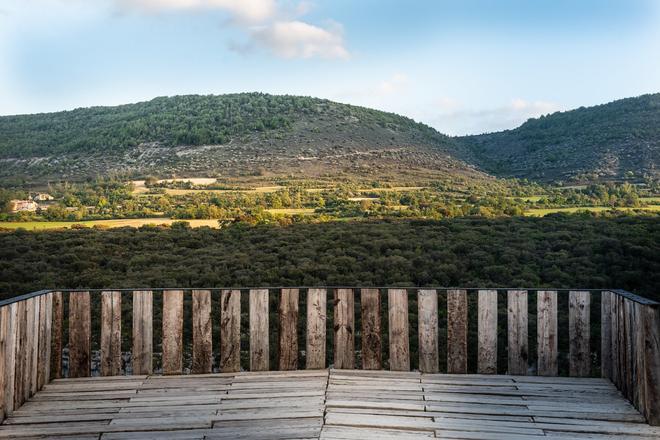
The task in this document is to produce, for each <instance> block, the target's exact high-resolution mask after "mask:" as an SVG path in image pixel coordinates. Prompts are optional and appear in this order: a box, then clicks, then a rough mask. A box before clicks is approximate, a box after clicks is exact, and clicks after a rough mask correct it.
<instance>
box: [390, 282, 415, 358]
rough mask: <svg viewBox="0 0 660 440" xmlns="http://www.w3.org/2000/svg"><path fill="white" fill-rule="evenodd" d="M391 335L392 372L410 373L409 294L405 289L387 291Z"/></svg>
mask: <svg viewBox="0 0 660 440" xmlns="http://www.w3.org/2000/svg"><path fill="white" fill-rule="evenodd" d="M387 304H388V309H389V335H390V370H392V371H410V343H409V330H408V327H409V326H408V292H407V291H406V290H405V289H389V290H388V291H387Z"/></svg>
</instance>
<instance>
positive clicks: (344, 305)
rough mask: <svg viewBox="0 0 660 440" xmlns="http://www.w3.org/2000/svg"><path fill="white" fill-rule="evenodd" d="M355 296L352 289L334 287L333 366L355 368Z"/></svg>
mask: <svg viewBox="0 0 660 440" xmlns="http://www.w3.org/2000/svg"><path fill="white" fill-rule="evenodd" d="M354 329H355V297H354V292H353V289H336V290H335V303H334V332H335V334H334V367H335V368H340V369H342V368H343V369H349V370H352V369H353V368H355V335H354Z"/></svg>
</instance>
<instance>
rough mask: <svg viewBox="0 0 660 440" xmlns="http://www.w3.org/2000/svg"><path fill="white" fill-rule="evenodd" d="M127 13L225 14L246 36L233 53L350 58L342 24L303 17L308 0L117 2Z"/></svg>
mask: <svg viewBox="0 0 660 440" xmlns="http://www.w3.org/2000/svg"><path fill="white" fill-rule="evenodd" d="M115 1H117V2H118V5H119V7H120V8H121V9H122V10H123V11H138V12H140V13H161V12H176V11H186V10H188V11H195V10H221V11H225V12H226V13H227V14H228V15H229V17H230V22H231V23H232V24H234V25H236V26H238V27H240V28H241V29H242V30H243V31H244V32H245V34H246V39H245V41H244V42H229V44H228V46H229V48H230V49H231V50H233V51H235V52H240V53H252V52H255V51H257V50H258V49H266V50H268V51H270V52H271V53H272V54H274V55H275V56H277V57H280V58H285V59H292V58H303V59H304V58H314V57H318V58H326V59H347V58H348V57H349V52H348V50H347V49H346V45H345V43H344V30H343V27H342V26H341V24H339V23H337V22H334V21H331V20H328V21H327V24H326V25H325V26H318V25H314V24H311V23H308V22H306V21H303V20H302V19H301V18H300V17H302V16H304V15H306V14H307V13H308V12H309V11H310V10H311V9H312V6H313V5H312V3H311V2H309V1H306V0H303V1H300V2H298V3H296V4H295V5H294V6H293V7H291V6H290V5H282V4H280V3H278V2H276V0H115Z"/></svg>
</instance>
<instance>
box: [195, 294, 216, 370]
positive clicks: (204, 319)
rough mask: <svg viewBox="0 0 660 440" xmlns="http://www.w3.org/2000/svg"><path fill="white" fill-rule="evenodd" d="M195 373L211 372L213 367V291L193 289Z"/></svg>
mask: <svg viewBox="0 0 660 440" xmlns="http://www.w3.org/2000/svg"><path fill="white" fill-rule="evenodd" d="M192 329H193V351H192V372H193V374H201V373H210V372H211V371H212V368H213V339H212V338H213V335H212V324H211V291H210V290H193V291H192Z"/></svg>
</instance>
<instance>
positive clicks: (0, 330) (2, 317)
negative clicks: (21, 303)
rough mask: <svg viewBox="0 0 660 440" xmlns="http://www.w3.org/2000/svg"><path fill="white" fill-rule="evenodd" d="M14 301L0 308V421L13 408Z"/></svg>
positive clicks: (15, 308) (14, 365)
mask: <svg viewBox="0 0 660 440" xmlns="http://www.w3.org/2000/svg"><path fill="white" fill-rule="evenodd" d="M17 318H18V316H17V306H16V303H14V304H10V305H8V306H4V307H2V308H0V393H1V395H0V421H1V420H4V419H5V417H7V416H9V415H10V414H11V413H12V412H13V410H14V374H15V372H16V364H15V354H16V352H15V350H16V347H15V344H16V320H17Z"/></svg>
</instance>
